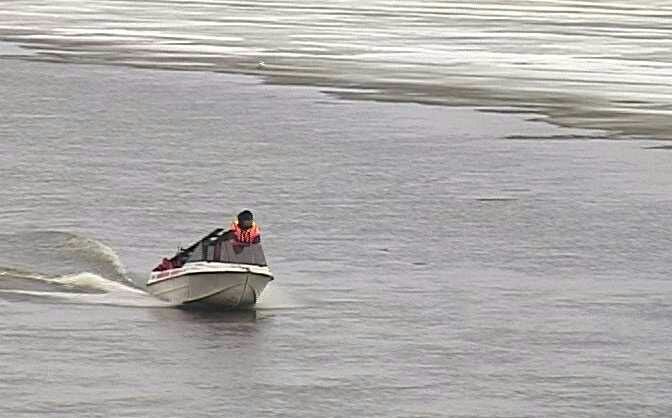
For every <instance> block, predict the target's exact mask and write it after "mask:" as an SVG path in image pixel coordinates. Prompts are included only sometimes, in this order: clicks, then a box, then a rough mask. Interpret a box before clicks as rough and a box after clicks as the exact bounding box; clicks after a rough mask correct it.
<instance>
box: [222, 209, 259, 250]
mask: <svg viewBox="0 0 672 418" xmlns="http://www.w3.org/2000/svg"><path fill="white" fill-rule="evenodd" d="M229 232H230V233H231V238H232V239H233V241H234V244H239V245H250V244H258V243H259V242H261V228H259V225H257V223H256V222H254V215H253V214H252V212H250V211H249V210H244V211H242V212H240V213H239V214H238V216H237V219H236V221H234V222H233V223H232V224H231V226H230V227H229Z"/></svg>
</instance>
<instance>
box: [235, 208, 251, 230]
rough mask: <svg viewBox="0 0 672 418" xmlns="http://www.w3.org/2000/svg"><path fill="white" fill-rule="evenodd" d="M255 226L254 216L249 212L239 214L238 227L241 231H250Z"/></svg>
mask: <svg viewBox="0 0 672 418" xmlns="http://www.w3.org/2000/svg"><path fill="white" fill-rule="evenodd" d="M253 224H254V215H252V212H250V211H249V210H244V211H242V212H240V213H239V214H238V226H240V228H241V229H250V228H252V225H253Z"/></svg>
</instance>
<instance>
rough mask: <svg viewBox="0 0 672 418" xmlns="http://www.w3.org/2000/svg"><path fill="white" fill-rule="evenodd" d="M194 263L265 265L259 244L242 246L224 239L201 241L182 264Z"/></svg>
mask: <svg viewBox="0 0 672 418" xmlns="http://www.w3.org/2000/svg"><path fill="white" fill-rule="evenodd" d="M185 255H187V254H185ZM195 261H219V262H222V263H235V264H253V265H257V266H265V265H267V264H266V257H265V256H264V250H263V248H262V247H261V244H245V245H243V244H240V243H237V242H235V241H233V240H231V239H225V237H206V238H205V239H203V240H201V241H200V242H199V244H198V245H197V246H196V247H195V248H194V249H193V250H192V251H191V252H190V253H189V254H188V257H187V258H186V260H185V261H184V262H187V263H189V262H195Z"/></svg>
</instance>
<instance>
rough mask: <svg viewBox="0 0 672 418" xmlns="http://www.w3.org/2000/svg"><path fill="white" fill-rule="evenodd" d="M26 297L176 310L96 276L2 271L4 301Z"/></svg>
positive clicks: (150, 296) (0, 281)
mask: <svg viewBox="0 0 672 418" xmlns="http://www.w3.org/2000/svg"><path fill="white" fill-rule="evenodd" d="M12 296H14V297H16V296H24V297H30V298H40V299H43V300H49V301H51V302H56V303H78V304H96V305H112V306H125V307H143V308H162V307H169V306H172V305H171V304H169V303H166V302H163V301H160V300H158V299H156V298H154V297H153V296H152V295H150V294H148V293H146V292H145V291H143V290H142V289H138V288H135V287H132V286H130V285H128V284H124V283H120V282H117V281H114V280H109V279H106V278H104V277H101V276H98V275H96V274H93V273H87V272H83V273H78V274H72V275H66V276H59V277H53V278H50V277H43V276H40V275H38V274H35V273H27V274H23V275H22V274H17V273H16V271H14V272H12V271H11V269H9V270H8V269H3V268H0V298H1V297H6V298H11V297H12Z"/></svg>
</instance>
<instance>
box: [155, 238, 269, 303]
mask: <svg viewBox="0 0 672 418" xmlns="http://www.w3.org/2000/svg"><path fill="white" fill-rule="evenodd" d="M271 280H273V274H272V273H271V270H270V268H269V267H268V265H267V264H266V258H265V257H264V252H263V249H262V247H261V244H258V243H257V244H241V243H237V242H235V241H234V240H232V239H231V236H230V234H229V232H228V231H224V230H222V229H217V230H215V231H213V232H212V233H210V234H208V235H207V236H206V237H204V238H203V239H201V240H200V241H198V242H196V243H195V244H193V245H192V246H191V247H189V248H187V249H183V250H181V251H179V252H178V253H177V254H176V255H175V256H174V257H173V258H171V259H170V260H168V259H164V262H163V263H162V264H161V265H160V266H159V267H157V268H156V269H154V271H153V272H152V273H151V275H150V278H149V281H147V290H148V291H149V292H150V293H151V294H152V295H154V296H156V297H158V298H160V299H162V300H165V301H168V302H170V303H173V304H175V305H186V304H194V303H198V304H207V305H214V306H218V307H223V308H240V307H246V306H251V305H254V304H255V303H257V301H258V300H259V297H260V296H261V293H262V292H263V291H264V289H265V288H266V285H267V284H268V283H269V282H270V281H271Z"/></svg>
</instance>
